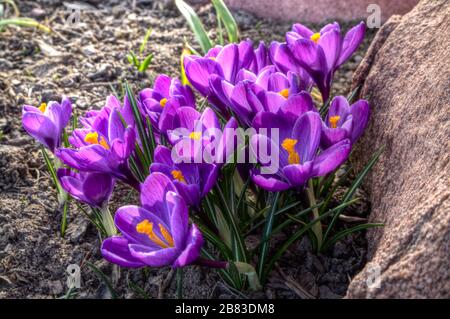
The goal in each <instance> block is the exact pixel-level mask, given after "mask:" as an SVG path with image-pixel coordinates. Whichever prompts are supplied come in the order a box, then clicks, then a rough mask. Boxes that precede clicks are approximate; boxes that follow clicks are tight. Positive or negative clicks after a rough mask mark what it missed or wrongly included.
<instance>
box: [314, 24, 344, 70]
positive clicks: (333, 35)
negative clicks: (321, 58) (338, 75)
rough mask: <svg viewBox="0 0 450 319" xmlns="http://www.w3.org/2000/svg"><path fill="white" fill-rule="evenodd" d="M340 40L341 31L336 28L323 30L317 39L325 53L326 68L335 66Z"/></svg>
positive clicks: (330, 68) (329, 68) (339, 51)
mask: <svg viewBox="0 0 450 319" xmlns="http://www.w3.org/2000/svg"><path fill="white" fill-rule="evenodd" d="M341 42H342V41H341V33H340V32H339V30H336V29H333V30H330V31H328V32H325V33H324V34H322V36H321V37H320V39H319V42H318V44H319V45H320V47H321V48H322V50H323V52H324V54H325V59H326V61H327V66H328V70H333V69H334V68H335V65H336V62H337V60H338V59H339V54H340V53H341Z"/></svg>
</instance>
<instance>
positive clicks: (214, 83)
mask: <svg viewBox="0 0 450 319" xmlns="http://www.w3.org/2000/svg"><path fill="white" fill-rule="evenodd" d="M209 84H210V87H211V90H212V91H213V93H214V94H215V95H216V97H217V98H218V99H219V100H220V101H221V102H222V103H223V104H224V105H227V106H229V105H230V104H231V102H230V97H231V94H232V92H233V88H234V86H233V85H232V84H231V83H229V82H227V81H224V80H223V79H222V77H220V76H218V75H215V74H213V75H211V77H210V79H209Z"/></svg>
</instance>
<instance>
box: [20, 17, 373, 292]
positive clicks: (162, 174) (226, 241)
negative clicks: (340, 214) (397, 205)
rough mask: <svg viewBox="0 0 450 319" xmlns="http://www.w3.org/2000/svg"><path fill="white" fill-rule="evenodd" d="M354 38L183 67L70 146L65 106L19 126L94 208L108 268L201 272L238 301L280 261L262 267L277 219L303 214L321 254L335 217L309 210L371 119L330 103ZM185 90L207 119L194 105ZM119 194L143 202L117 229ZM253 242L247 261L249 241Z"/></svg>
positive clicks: (334, 33) (84, 123)
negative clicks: (241, 291) (129, 193)
mask: <svg viewBox="0 0 450 319" xmlns="http://www.w3.org/2000/svg"><path fill="white" fill-rule="evenodd" d="M364 32H365V26H364V24H363V23H361V24H359V25H357V26H355V27H354V28H352V29H351V30H350V31H349V32H347V33H346V34H345V35H342V34H341V30H340V27H339V25H338V24H337V23H333V24H329V25H326V26H325V27H323V28H322V29H321V30H320V31H319V32H314V31H312V30H310V29H308V28H306V27H305V26H302V25H300V24H295V25H294V26H293V29H292V31H291V32H288V33H287V34H286V42H285V43H278V42H274V43H272V44H271V45H270V46H268V47H266V45H265V44H264V43H259V45H258V46H257V47H256V48H255V47H254V45H253V43H252V42H251V41H250V40H246V41H242V42H240V43H231V44H228V45H225V46H216V47H214V48H212V49H211V50H209V52H207V54H206V55H205V56H196V55H190V56H185V57H184V70H185V72H186V73H185V75H186V78H187V79H188V80H189V83H188V84H182V83H181V82H180V81H179V80H178V79H176V78H171V77H169V76H167V75H159V76H158V77H157V78H156V79H155V82H154V85H153V87H152V88H146V89H143V90H142V91H140V92H138V93H137V94H133V92H132V91H131V89H130V88H129V86H128V85H127V86H126V89H125V92H126V94H125V96H124V97H123V102H121V101H120V100H119V99H118V98H117V97H115V96H110V97H108V98H107V100H106V103H105V106H104V107H103V108H101V109H100V110H90V111H88V112H87V113H86V114H85V115H84V116H83V117H80V118H79V126H78V127H77V128H75V127H74V128H73V129H72V130H71V132H70V134H69V132H67V131H66V129H65V128H66V126H67V124H68V123H69V121H70V118H71V112H72V108H71V103H70V100H69V99H68V98H66V97H64V98H63V99H62V101H61V103H58V102H49V103H48V104H45V103H42V104H41V105H40V106H39V107H32V106H24V108H23V126H24V128H25V130H26V131H27V132H28V133H29V134H30V135H31V136H33V137H34V138H35V139H37V140H38V141H39V142H40V143H41V144H42V145H43V146H45V148H47V149H48V150H50V152H51V153H53V154H54V156H55V160H56V161H57V162H58V163H59V164H58V165H57V167H56V168H57V169H56V170H55V169H54V171H55V172H56V174H54V175H55V176H56V179H55V180H54V182H55V184H57V186H58V189H62V190H64V191H65V192H66V193H68V194H69V195H70V196H71V197H72V198H74V199H76V200H77V201H79V202H81V203H82V204H84V205H86V206H88V207H89V208H90V209H91V211H92V220H93V222H94V223H95V224H96V225H97V226H99V227H100V228H101V229H102V235H103V236H104V241H103V244H102V247H101V252H102V254H103V256H104V258H105V259H107V260H108V261H110V262H112V263H114V264H117V265H120V266H123V267H131V268H135V267H147V266H149V267H161V266H171V267H173V268H180V267H184V266H187V265H190V264H199V265H206V266H211V267H216V268H222V271H223V272H222V273H221V276H222V278H223V279H224V280H225V281H227V282H228V283H229V284H231V285H234V286H235V287H237V288H243V287H245V280H246V279H245V278H247V280H248V281H249V283H250V286H251V287H258V286H259V283H260V282H264V280H265V278H266V277H267V275H268V273H269V271H270V269H271V268H272V267H273V265H274V263H275V262H276V260H277V258H279V257H280V256H279V255H280V253H279V252H276V253H272V255H273V258H271V259H270V258H269V255H270V253H269V246H268V242H269V240H270V236H271V233H272V231H276V230H277V231H280V230H282V229H283V228H284V227H285V226H288V225H289V224H292V222H293V220H292V219H289V218H283V215H284V214H282V212H284V211H289V210H291V212H292V213H294V214H295V213H296V212H297V211H298V208H299V207H301V208H302V210H301V213H300V215H298V216H297V220H298V219H302V220H303V224H304V225H306V226H305V227H308V229H309V234H312V238H313V242H314V244H315V247H316V248H317V250H318V251H320V250H321V249H322V248H323V247H326V245H327V242H326V237H327V236H328V237H329V236H330V234H329V233H330V232H332V230H328V229H327V231H326V233H325V235H323V234H322V228H323V227H322V225H321V220H324V219H325V218H327V217H332V213H333V212H335V211H336V210H337V209H335V208H330V207H329V200H327V201H325V203H324V204H322V205H319V204H318V200H317V197H321V198H327V192H329V191H330V189H331V188H330V185H331V184H332V183H333V178H334V174H335V171H336V170H337V169H338V168H339V167H340V166H341V165H342V164H343V163H344V162H345V161H346V160H347V159H348V156H349V154H350V152H351V150H352V146H353V144H354V143H356V142H357V140H358V138H359V137H360V136H361V134H362V133H363V131H364V129H365V127H366V125H367V122H368V119H369V105H368V103H367V102H366V101H364V100H359V101H356V102H351V101H349V100H348V99H347V98H345V97H343V96H337V97H334V98H333V99H332V98H330V88H331V85H332V80H333V75H334V73H335V72H336V70H337V69H338V68H339V66H341V65H342V64H343V63H344V62H345V61H347V60H348V59H349V58H350V57H351V55H352V54H353V52H354V51H355V50H356V49H357V48H358V46H359V44H360V43H361V41H362V39H363V37H364ZM193 89H194V90H195V91H196V93H197V94H198V97H203V98H204V99H205V101H207V102H208V103H209V106H208V107H206V108H203V107H202V108H200V107H199V106H198V105H196V100H195V95H194V94H195V93H194V90H193ZM313 91H314V92H315V93H314V94H313V93H312V92H313ZM317 92H320V93H317ZM318 94H319V98H317V96H318ZM75 124H77V123H75ZM239 129H241V130H239ZM246 135H247V136H246ZM47 157H48V155H47ZM238 158H241V159H243V160H242V161H238V160H237V159H238ZM274 163H275V164H276V165H275V166H274V165H273V164H274ZM117 182H121V183H124V184H126V185H129V186H130V187H131V189H134V190H135V191H137V192H139V195H140V203H139V206H137V205H128V206H123V207H120V208H119V209H118V210H117V211H116V212H115V214H114V217H113V216H112V215H111V213H110V211H109V209H108V204H109V201H110V198H111V194H112V193H113V191H114V187H115V185H116V184H117ZM303 194H306V195H307V196H303ZM306 198H307V200H306ZM135 204H137V203H135ZM345 205H348V203H347V202H346V203H342V204H341V206H343V207H344V206H345ZM275 217H276V218H277V219H278V220H279V222H278V223H276V222H275ZM333 223H334V221H333ZM333 223H331V224H333ZM274 225H275V226H274ZM308 229H305V231H304V233H307V232H306V230H308ZM261 231H262V232H263V235H261V236H263V237H262V238H261V242H260V243H259V245H258V248H257V250H253V251H250V250H249V248H248V247H246V245H245V236H246V235H247V234H249V233H256V234H258V233H259V234H261Z"/></svg>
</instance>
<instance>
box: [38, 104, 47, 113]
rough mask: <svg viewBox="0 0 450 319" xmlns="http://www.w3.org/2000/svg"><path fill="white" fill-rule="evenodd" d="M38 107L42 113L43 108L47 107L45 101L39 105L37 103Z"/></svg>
mask: <svg viewBox="0 0 450 319" xmlns="http://www.w3.org/2000/svg"><path fill="white" fill-rule="evenodd" d="M38 109H39V111H41V112H42V113H44V112H45V110H46V109H47V103H45V102H42V103H41V105H39V107H38Z"/></svg>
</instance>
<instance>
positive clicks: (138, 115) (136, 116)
mask: <svg viewBox="0 0 450 319" xmlns="http://www.w3.org/2000/svg"><path fill="white" fill-rule="evenodd" d="M125 91H126V93H127V97H128V100H129V102H130V104H131V109H132V110H133V116H134V121H135V122H136V127H137V131H138V133H139V137H140V139H141V143H142V147H143V153H144V157H145V161H146V163H151V158H152V151H151V149H150V145H149V141H148V138H147V134H146V130H145V127H144V124H143V123H142V116H141V113H140V111H139V108H138V106H137V103H136V99H135V98H134V94H133V92H132V91H131V88H130V86H129V85H128V83H125Z"/></svg>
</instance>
